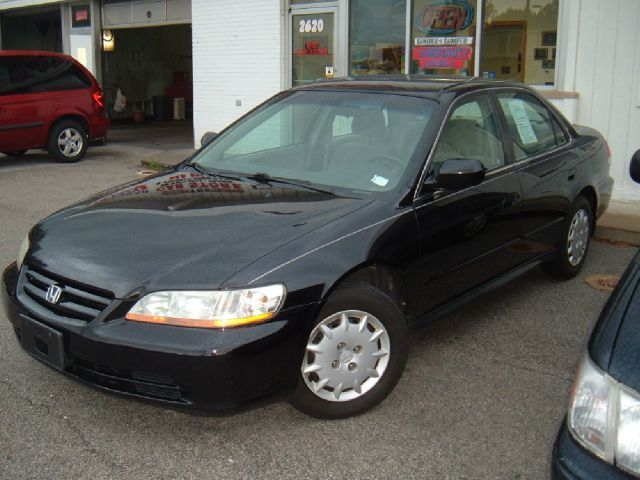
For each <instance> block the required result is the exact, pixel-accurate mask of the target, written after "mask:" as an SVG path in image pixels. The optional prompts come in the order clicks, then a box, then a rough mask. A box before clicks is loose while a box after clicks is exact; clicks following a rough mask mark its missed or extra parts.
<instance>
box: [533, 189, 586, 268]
mask: <svg viewBox="0 0 640 480" xmlns="http://www.w3.org/2000/svg"><path fill="white" fill-rule="evenodd" d="M592 225H593V213H592V212H591V204H590V203H589V201H588V200H587V199H586V198H584V197H578V198H577V199H576V201H575V202H574V204H573V209H572V211H571V214H570V215H569V217H568V218H567V222H565V225H564V229H563V233H562V239H561V240H560V244H559V247H558V251H557V253H556V256H555V258H554V259H553V260H551V261H549V262H547V263H544V264H542V268H543V270H544V271H545V272H546V273H548V274H549V275H551V276H554V277H556V278H561V279H570V278H573V277H575V276H576V275H577V274H578V272H580V269H581V268H582V265H584V261H585V259H586V257H587V250H588V249H589V242H590V240H591V234H592V232H591V226H592Z"/></svg>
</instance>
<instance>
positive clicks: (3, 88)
mask: <svg viewBox="0 0 640 480" xmlns="http://www.w3.org/2000/svg"><path fill="white" fill-rule="evenodd" d="M90 86H91V80H90V79H89V78H88V77H87V76H86V75H85V74H84V73H83V72H82V71H81V70H80V68H78V66H77V65H75V64H73V63H72V62H70V61H68V60H66V59H64V58H61V57H49V56H41V55H27V56H6V57H0V95H12V94H21V93H39V92H55V91H61V90H74V89H80V88H88V87H90Z"/></svg>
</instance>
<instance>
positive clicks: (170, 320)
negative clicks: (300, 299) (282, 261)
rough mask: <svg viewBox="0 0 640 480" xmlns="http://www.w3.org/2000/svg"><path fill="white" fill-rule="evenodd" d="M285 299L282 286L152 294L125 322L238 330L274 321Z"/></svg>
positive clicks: (131, 312) (143, 299) (284, 291)
mask: <svg viewBox="0 0 640 480" xmlns="http://www.w3.org/2000/svg"><path fill="white" fill-rule="evenodd" d="M285 295H286V289H285V286H284V285H282V284H276V285H268V286H264V287H256V288H245V289H240V290H210V291H201V290H195V291H167V292H154V293H150V294H148V295H145V296H144V297H143V298H141V299H140V300H139V301H138V302H137V303H136V304H135V305H134V306H133V308H131V310H129V313H127V315H126V317H125V318H126V319H127V320H132V321H136V322H146V323H158V324H163V325H173V326H178V327H199V328H231V327H240V326H244V325H252V324H256V323H262V322H266V321H267V320H269V319H270V318H273V317H274V316H275V315H276V314H277V313H278V311H279V310H280V307H282V304H283V303H284V298H285Z"/></svg>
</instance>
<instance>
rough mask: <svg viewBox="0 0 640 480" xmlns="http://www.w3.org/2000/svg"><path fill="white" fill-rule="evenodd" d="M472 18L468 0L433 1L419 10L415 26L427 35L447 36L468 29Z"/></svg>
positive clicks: (472, 11) (472, 13)
mask: <svg viewBox="0 0 640 480" xmlns="http://www.w3.org/2000/svg"><path fill="white" fill-rule="evenodd" d="M474 17H475V10H474V8H473V6H472V5H471V3H469V1H468V0H435V1H432V2H430V3H428V4H427V5H425V6H424V7H423V8H422V9H420V11H419V12H418V15H417V16H416V26H417V27H418V29H419V30H421V31H423V32H425V33H427V34H429V35H449V34H451V33H455V32H457V31H460V30H466V29H467V28H469V26H470V25H471V24H472V23H473V19H474Z"/></svg>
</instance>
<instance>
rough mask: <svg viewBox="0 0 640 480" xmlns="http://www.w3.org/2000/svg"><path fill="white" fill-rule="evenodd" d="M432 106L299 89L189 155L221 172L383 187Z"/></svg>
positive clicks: (405, 161) (404, 162) (398, 173)
mask: <svg viewBox="0 0 640 480" xmlns="http://www.w3.org/2000/svg"><path fill="white" fill-rule="evenodd" d="M436 108H437V103H436V102H434V101H432V100H427V99H423V98H417V97H412V96H403V95H385V94H380V93H376V94H373V93H360V92H322V91H298V92H295V93H293V94H290V95H283V96H282V97H281V98H280V99H279V100H278V101H276V102H274V103H271V104H268V105H266V106H265V107H263V108H260V109H258V110H256V111H255V112H253V113H251V114H250V115H248V116H247V117H245V118H243V119H242V120H241V121H240V122H239V123H238V124H236V125H234V127H232V128H230V129H229V130H227V131H226V132H225V133H223V134H221V135H220V136H219V137H218V138H216V140H215V141H214V142H212V143H211V144H210V145H209V146H208V147H206V148H205V149H204V150H203V151H202V152H200V153H199V154H198V156H197V158H195V160H196V161H197V162H198V163H199V164H200V165H201V166H203V167H204V168H211V169H220V170H223V171H227V172H229V171H233V172H238V173H243V174H247V173H256V172H263V173H267V174H269V175H270V176H272V177H284V178H287V179H296V180H302V181H305V182H311V183H313V184H318V185H323V186H330V187H339V188H346V189H349V190H358V191H361V192H380V191H387V190H390V189H392V188H395V187H396V186H397V185H398V182H400V180H401V179H402V178H403V176H404V174H405V170H406V169H407V168H408V167H409V165H411V162H412V160H414V153H415V151H416V148H417V147H418V144H419V142H420V140H421V139H422V137H423V134H424V132H425V129H426V128H427V124H428V123H429V121H430V119H431V117H432V114H433V112H434V110H435V109H436ZM420 157H421V158H424V157H422V156H420ZM421 158H420V159H418V160H417V161H421Z"/></svg>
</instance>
